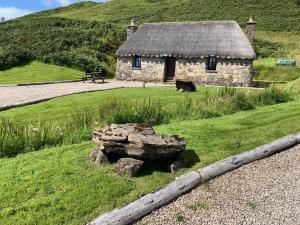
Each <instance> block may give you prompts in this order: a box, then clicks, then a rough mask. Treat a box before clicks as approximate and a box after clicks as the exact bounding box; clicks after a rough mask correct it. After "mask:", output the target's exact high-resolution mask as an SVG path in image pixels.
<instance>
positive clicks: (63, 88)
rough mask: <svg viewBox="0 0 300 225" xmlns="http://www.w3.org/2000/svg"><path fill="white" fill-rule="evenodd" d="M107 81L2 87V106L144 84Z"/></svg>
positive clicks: (0, 90)
mask: <svg viewBox="0 0 300 225" xmlns="http://www.w3.org/2000/svg"><path fill="white" fill-rule="evenodd" d="M106 81H107V82H106V83H104V84H102V83H96V84H94V83H92V82H86V83H83V82H73V83H61V84H45V85H30V86H17V87H14V86H11V87H0V108H2V107H5V106H8V105H18V104H22V103H29V102H34V101H37V100H42V99H48V98H53V97H58V96H63V95H68V94H74V93H80V92H88V91H96V90H107V89H115V88H121V87H142V85H143V83H142V82H136V81H116V80H106ZM150 86H151V87H152V86H167V84H161V83H148V84H147V87H150Z"/></svg>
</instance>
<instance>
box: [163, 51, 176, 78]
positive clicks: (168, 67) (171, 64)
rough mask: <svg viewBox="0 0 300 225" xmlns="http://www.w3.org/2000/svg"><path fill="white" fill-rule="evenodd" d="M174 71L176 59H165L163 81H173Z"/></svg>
mask: <svg viewBox="0 0 300 225" xmlns="http://www.w3.org/2000/svg"><path fill="white" fill-rule="evenodd" d="M175 71H176V58H175V57H167V58H166V64H165V81H170V80H174V77H175Z"/></svg>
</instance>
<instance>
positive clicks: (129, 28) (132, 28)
mask: <svg viewBox="0 0 300 225" xmlns="http://www.w3.org/2000/svg"><path fill="white" fill-rule="evenodd" d="M137 29H138V27H137V26H136V25H135V20H134V19H132V20H131V21H130V24H129V25H127V40H128V39H129V37H130V36H131V35H133V34H134V33H135V32H136V30H137Z"/></svg>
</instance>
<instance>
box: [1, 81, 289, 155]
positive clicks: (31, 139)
mask: <svg viewBox="0 0 300 225" xmlns="http://www.w3.org/2000/svg"><path fill="white" fill-rule="evenodd" d="M290 99H291V94H290V92H289V91H287V90H283V89H278V88H275V87H271V88H268V89H265V90H262V91H258V92H254V91H252V92H251V91H245V90H238V89H235V88H232V87H225V88H221V89H219V90H218V91H216V92H207V93H206V94H205V95H204V97H203V98H202V99H201V98H200V99H199V98H195V97H193V96H192V95H184V96H183V97H182V98H180V99H177V100H176V101H175V102H173V103H171V104H170V103H169V104H168V105H169V106H170V105H171V107H170V108H167V107H164V104H163V103H164V102H165V101H166V99H164V100H163V99H162V100H156V101H153V100H151V99H150V98H149V99H145V100H143V101H135V102H131V101H130V100H124V99H109V100H107V102H104V103H103V104H102V105H101V106H98V107H89V108H84V109H80V110H78V111H75V112H74V113H73V114H72V115H71V116H69V117H68V118H66V120H65V122H64V123H62V124H57V123H55V122H50V121H38V122H33V123H31V124H23V123H18V122H17V121H11V120H7V119H2V120H0V158H1V157H13V156H16V155H18V154H20V153H26V152H30V151H37V150H40V149H43V148H46V147H52V146H53V147H54V146H59V145H67V144H74V143H80V142H82V141H85V140H90V139H91V133H92V130H93V128H94V127H96V126H99V125H103V124H109V123H144V124H147V125H158V124H163V123H168V122H169V121H174V120H175V121H181V120H191V119H207V118H213V117H218V116H222V115H226V114H232V113H235V112H238V111H242V110H249V109H254V108H255V107H257V106H263V105H272V104H277V103H283V102H287V101H289V100H290Z"/></svg>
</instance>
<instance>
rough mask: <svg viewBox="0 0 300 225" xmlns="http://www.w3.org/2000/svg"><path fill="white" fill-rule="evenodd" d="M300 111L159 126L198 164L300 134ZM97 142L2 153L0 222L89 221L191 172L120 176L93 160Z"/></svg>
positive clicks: (280, 109) (272, 110) (266, 110)
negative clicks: (184, 143)
mask: <svg viewBox="0 0 300 225" xmlns="http://www.w3.org/2000/svg"><path fill="white" fill-rule="evenodd" d="M299 110H300V101H299V100H297V101H292V102H288V103H285V104H279V105H274V106H269V107H263V108H259V109H256V110H251V111H245V112H239V113H236V114H233V115H230V116H224V117H220V118H214V119H207V120H193V121H182V122H176V123H171V124H168V125H161V126H158V127H156V131H157V132H161V133H167V134H180V135H183V136H184V137H185V138H186V139H187V141H188V148H187V149H188V151H187V153H186V154H187V155H186V157H190V158H195V154H196V155H197V156H198V157H199V158H200V160H201V162H200V163H198V164H196V165H195V166H194V167H193V168H190V170H192V169H196V168H199V167H203V166H205V165H208V164H210V163H213V162H215V161H217V160H220V159H223V158H225V157H228V156H230V155H234V154H237V153H240V152H243V151H246V150H249V149H251V148H254V147H256V146H258V145H261V144H264V143H268V142H270V141H272V140H275V139H277V138H279V137H282V136H284V135H287V134H291V133H294V132H298V131H299V130H300V124H299V123H297V121H299V120H300V114H299ZM291 124H293V125H291ZM93 146H94V145H93V144H92V143H91V142H86V143H82V144H79V145H71V146H66V147H61V148H52V149H45V150H42V151H39V152H33V153H28V154H24V155H19V156H17V157H15V158H11V159H0V179H1V182H0V202H1V205H0V224H6V225H10V224H11V225H12V224H27V225H29V224H43V225H44V224H49V225H50V224H74V225H75V224H76V225H77V224H78V225H80V224H84V223H86V222H88V221H89V220H91V219H93V218H95V217H96V216H97V215H99V214H101V213H103V212H105V211H108V210H111V209H113V208H115V207H117V206H121V205H123V204H125V203H128V202H131V201H133V200H134V199H137V198H138V197H139V196H140V195H142V194H146V193H149V192H150V191H153V190H155V189H156V188H158V187H161V186H163V185H165V184H167V183H168V182H169V181H170V180H172V179H173V178H174V176H178V175H180V174H182V173H185V172H187V169H184V170H181V171H180V172H178V173H176V174H174V175H172V174H169V173H165V172H162V171H159V170H158V171H155V170H154V171H153V170H151V169H146V170H144V171H143V172H142V174H140V176H139V177H137V178H125V177H119V176H117V175H116V174H115V172H114V171H113V166H112V165H107V166H98V165H95V164H93V163H92V162H91V161H89V159H88V155H89V153H90V151H91V149H92V148H93ZM152 169H153V168H152ZM8 190H9V191H8Z"/></svg>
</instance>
